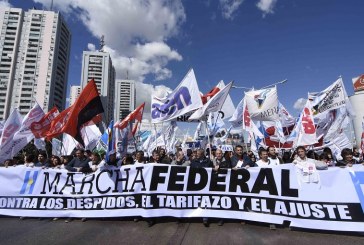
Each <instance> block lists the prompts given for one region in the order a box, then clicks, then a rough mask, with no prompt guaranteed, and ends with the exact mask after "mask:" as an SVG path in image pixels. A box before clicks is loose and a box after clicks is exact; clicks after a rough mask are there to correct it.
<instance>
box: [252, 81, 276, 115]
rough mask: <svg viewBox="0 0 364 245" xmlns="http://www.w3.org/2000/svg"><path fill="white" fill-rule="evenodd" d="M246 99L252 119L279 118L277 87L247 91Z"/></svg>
mask: <svg viewBox="0 0 364 245" xmlns="http://www.w3.org/2000/svg"><path fill="white" fill-rule="evenodd" d="M245 100H246V104H247V106H248V110H249V112H250V117H251V119H252V120H256V121H275V120H279V107H278V95H277V88H276V87H272V88H266V89H261V90H253V91H249V92H245Z"/></svg>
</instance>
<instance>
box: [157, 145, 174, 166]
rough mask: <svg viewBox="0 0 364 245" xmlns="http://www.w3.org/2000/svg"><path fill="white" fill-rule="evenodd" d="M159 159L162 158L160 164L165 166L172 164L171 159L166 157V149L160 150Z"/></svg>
mask: <svg viewBox="0 0 364 245" xmlns="http://www.w3.org/2000/svg"><path fill="white" fill-rule="evenodd" d="M159 157H160V163H164V164H171V159H170V158H169V157H168V155H166V149H164V148H160V149H159Z"/></svg>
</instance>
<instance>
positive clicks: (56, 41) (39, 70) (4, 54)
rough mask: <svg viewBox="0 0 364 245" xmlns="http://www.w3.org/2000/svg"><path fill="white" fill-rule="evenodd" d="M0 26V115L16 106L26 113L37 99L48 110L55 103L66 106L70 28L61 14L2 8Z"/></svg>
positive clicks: (4, 115) (6, 113)
mask: <svg viewBox="0 0 364 245" xmlns="http://www.w3.org/2000/svg"><path fill="white" fill-rule="evenodd" d="M0 28H1V41H0V44H1V45H0V57H1V65H0V84H1V85H2V86H0V118H2V119H5V118H7V116H8V115H9V113H10V109H11V108H15V107H17V108H19V111H20V113H21V114H23V115H25V114H26V113H28V111H29V110H30V108H32V107H33V105H34V103H35V101H37V102H38V103H39V104H40V106H41V107H43V109H44V110H45V111H48V110H50V109H51V108H52V107H54V106H56V107H57V108H58V109H59V110H60V111H61V110H63V109H64V107H65V102H66V90H67V77H68V64H69V56H70V45H71V32H70V31H69V29H68V27H67V24H66V22H65V21H64V20H63V18H62V16H61V15H60V14H59V13H56V12H53V11H45V10H35V9H32V10H29V11H25V12H24V11H23V10H22V9H17V8H1V9H0ZM4 86H5V87H4ZM5 91H6V93H5Z"/></svg>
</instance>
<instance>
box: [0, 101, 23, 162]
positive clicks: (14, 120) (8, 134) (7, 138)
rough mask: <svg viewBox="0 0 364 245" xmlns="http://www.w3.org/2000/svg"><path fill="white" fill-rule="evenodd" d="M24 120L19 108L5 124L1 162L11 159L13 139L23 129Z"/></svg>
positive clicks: (0, 140) (0, 150) (0, 149)
mask: <svg viewBox="0 0 364 245" xmlns="http://www.w3.org/2000/svg"><path fill="white" fill-rule="evenodd" d="M22 121H23V118H22V116H21V115H20V113H19V111H18V109H17V108H15V109H14V110H13V111H12V112H11V114H10V116H9V117H8V119H7V120H6V122H5V124H4V129H3V133H2V135H1V138H0V162H4V161H5V160H6V159H9V158H11V157H12V156H11V153H12V150H13V137H14V135H15V133H16V132H17V131H19V129H20V128H21V125H22Z"/></svg>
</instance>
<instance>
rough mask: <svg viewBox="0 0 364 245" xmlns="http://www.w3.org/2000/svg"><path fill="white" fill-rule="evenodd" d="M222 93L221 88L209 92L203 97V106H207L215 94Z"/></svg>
mask: <svg viewBox="0 0 364 245" xmlns="http://www.w3.org/2000/svg"><path fill="white" fill-rule="evenodd" d="M219 91H220V88H219V87H214V88H213V89H211V90H210V91H209V92H207V93H206V94H204V95H202V96H201V100H202V104H206V103H207V101H209V100H210V99H211V98H212V97H213V96H214V95H215V94H217V93H218V92H219Z"/></svg>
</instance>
